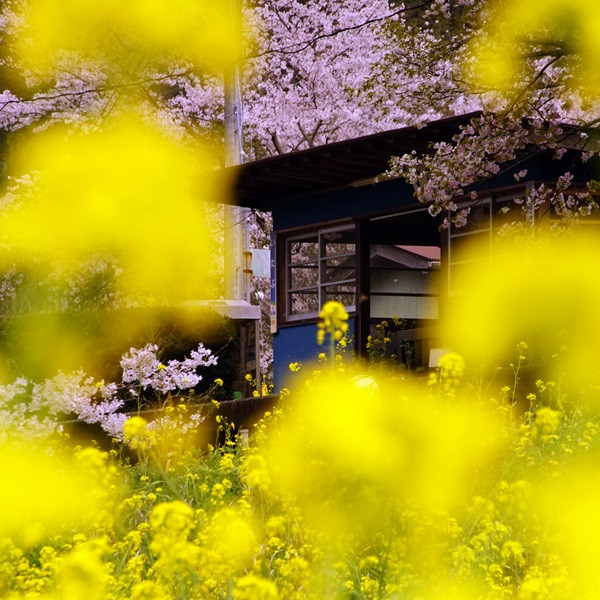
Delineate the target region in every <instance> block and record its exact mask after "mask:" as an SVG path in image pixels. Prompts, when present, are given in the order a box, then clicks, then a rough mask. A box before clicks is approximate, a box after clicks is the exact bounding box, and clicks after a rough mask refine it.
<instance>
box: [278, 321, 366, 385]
mask: <svg viewBox="0 0 600 600" xmlns="http://www.w3.org/2000/svg"><path fill="white" fill-rule="evenodd" d="M348 324H349V329H350V333H349V335H350V337H352V336H353V335H354V319H353V318H350V319H349V321H348ZM323 351H324V347H323V346H319V345H318V344H317V325H316V323H311V324H309V325H296V326H293V327H282V328H281V329H280V330H279V331H278V332H277V333H276V334H275V335H274V336H273V355H274V356H275V360H274V361H273V369H274V372H273V377H274V384H275V390H276V391H279V390H281V388H282V387H286V385H287V382H288V379H289V378H290V376H292V378H293V375H294V373H292V372H291V371H290V368H289V364H290V363H291V362H299V363H302V364H303V365H304V368H307V365H308V363H310V362H315V361H316V360H317V356H318V355H319V353H320V352H323Z"/></svg>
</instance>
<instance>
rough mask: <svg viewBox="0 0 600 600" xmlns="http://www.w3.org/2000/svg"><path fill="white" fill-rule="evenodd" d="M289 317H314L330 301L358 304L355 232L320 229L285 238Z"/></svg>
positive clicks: (340, 229)
mask: <svg viewBox="0 0 600 600" xmlns="http://www.w3.org/2000/svg"><path fill="white" fill-rule="evenodd" d="M285 270H286V279H285V282H286V301H285V302H286V307H285V313H286V318H287V319H291V320H294V319H298V318H302V317H314V316H317V315H318V314H319V310H320V308H321V306H323V304H324V303H325V302H327V301H329V300H336V301H338V302H341V303H342V304H343V305H344V306H345V307H346V308H347V309H348V310H354V307H355V303H356V231H355V227H354V226H353V225H350V226H345V227H338V228H328V229H320V230H318V231H312V232H309V233H306V234H299V235H294V236H290V237H288V238H287V239H286V240H285Z"/></svg>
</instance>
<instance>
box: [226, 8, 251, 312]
mask: <svg viewBox="0 0 600 600" xmlns="http://www.w3.org/2000/svg"><path fill="white" fill-rule="evenodd" d="M229 4H230V9H231V23H232V36H233V39H234V40H235V43H236V45H237V52H236V56H237V57H241V56H242V10H241V4H240V0H229ZM224 84H225V166H226V167H232V166H234V165H239V164H241V163H242V162H244V154H243V132H242V123H243V117H242V90H241V75H240V67H239V62H234V63H233V64H230V65H227V66H226V67H225V73H224ZM249 212H250V211H249V210H248V209H247V208H241V207H239V206H225V215H224V226H225V239H224V245H225V256H224V262H225V297H226V298H227V299H228V300H248V297H249V289H248V286H247V285H246V275H245V273H244V267H245V255H244V252H246V251H247V250H248V217H249Z"/></svg>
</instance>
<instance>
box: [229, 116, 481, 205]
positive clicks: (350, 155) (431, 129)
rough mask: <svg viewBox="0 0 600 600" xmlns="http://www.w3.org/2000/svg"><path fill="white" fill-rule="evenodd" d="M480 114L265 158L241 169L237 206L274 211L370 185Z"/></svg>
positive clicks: (236, 189)
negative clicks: (398, 159)
mask: <svg viewBox="0 0 600 600" xmlns="http://www.w3.org/2000/svg"><path fill="white" fill-rule="evenodd" d="M477 114H479V113H469V114H466V115H461V116H459V117H451V118H448V119H442V120H439V121H433V122H432V123H429V124H427V125H425V126H421V127H417V126H413V127H403V128H401V129H392V130H389V131H383V132H381V133H374V134H372V135H367V136H363V137H359V138H353V139H350V140H345V141H343V142H336V143H333V144H326V145H323V146H317V147H315V148H308V149H306V150H300V151H297V152H291V153H289V154H282V155H280V156H272V157H269V158H263V159H261V160H257V161H254V162H250V163H246V164H244V165H240V166H237V167H230V169H232V170H234V171H235V185H234V194H233V197H232V198H231V203H232V204H236V205H238V206H247V207H251V208H258V209H260V210H272V209H273V207H274V206H276V205H277V204H279V203H282V202H285V201H286V200H290V199H294V198H301V197H304V196H308V195H313V194H317V193H322V192H325V191H330V190H334V189H340V188H344V187H349V186H355V187H356V186H358V185H362V184H364V183H367V182H370V180H372V179H373V178H374V177H376V176H378V175H381V174H382V173H384V172H385V171H386V170H387V169H388V167H389V161H390V158H391V157H392V156H398V155H401V154H406V153H408V152H412V151H413V150H416V151H417V152H423V151H427V150H429V149H430V148H431V144H432V143H435V142H439V141H444V140H446V141H447V140H449V139H451V137H452V136H453V135H454V134H456V133H458V131H459V128H460V126H461V125H465V124H466V123H468V122H469V121H470V120H471V119H472V118H473V117H474V116H476V115H477Z"/></svg>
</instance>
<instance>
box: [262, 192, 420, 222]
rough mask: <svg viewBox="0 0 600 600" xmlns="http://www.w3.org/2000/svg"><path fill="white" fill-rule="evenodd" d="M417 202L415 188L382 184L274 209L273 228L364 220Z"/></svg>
mask: <svg viewBox="0 0 600 600" xmlns="http://www.w3.org/2000/svg"><path fill="white" fill-rule="evenodd" d="M416 202H417V201H416V200H415V198H414V196H413V188H412V186H410V185H408V184H407V183H404V182H402V181H399V180H393V181H382V182H381V183H375V184H368V185H364V186H361V187H357V188H344V189H342V190H337V191H333V192H327V193H324V194H318V195H316V196H312V197H307V198H299V199H295V200H289V201H285V202H284V203H283V204H282V205H281V206H278V207H275V208H274V209H273V226H274V228H275V229H277V230H279V229H288V228H291V227H301V226H303V225H312V224H314V223H324V222H327V221H335V220H336V219H344V218H348V217H361V216H364V215H370V214H376V213H380V212H386V211H394V210H396V209H399V208H401V207H404V206H409V205H411V204H415V203H416Z"/></svg>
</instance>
